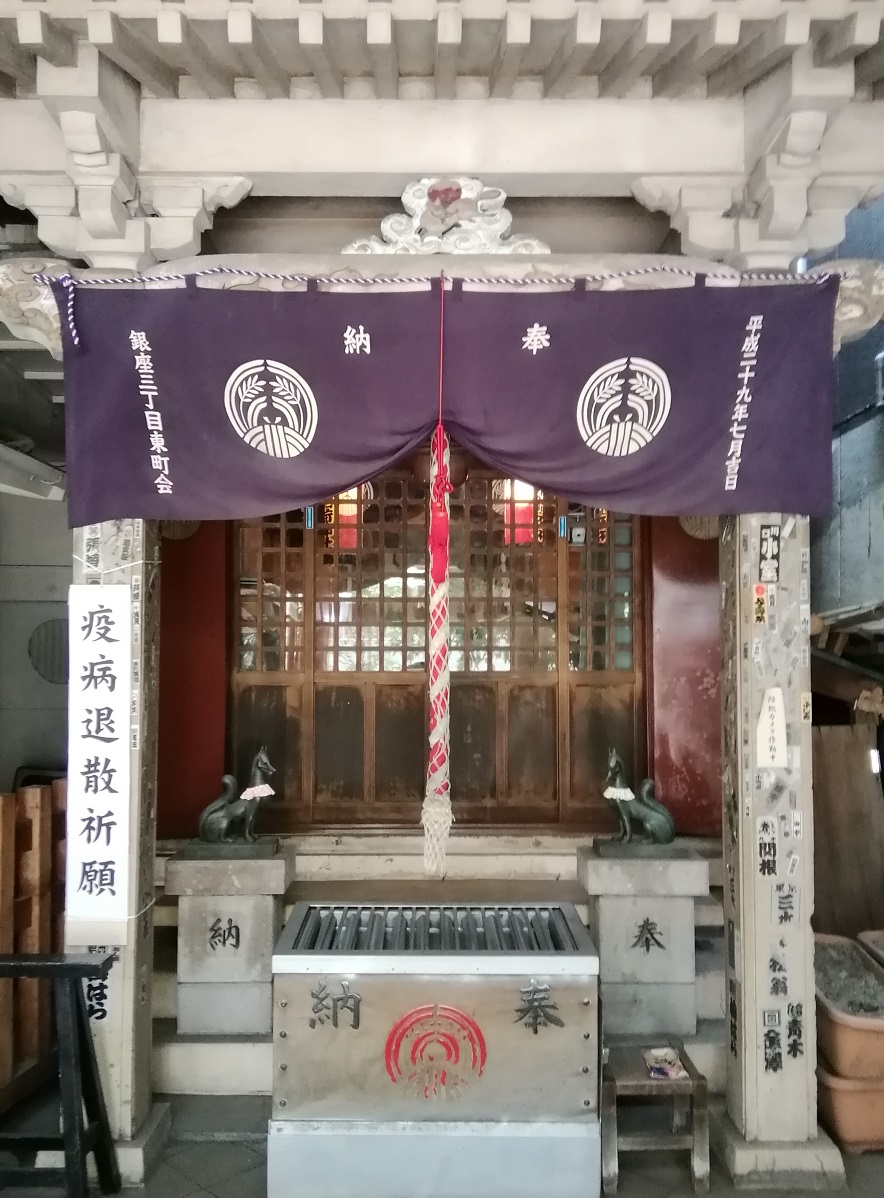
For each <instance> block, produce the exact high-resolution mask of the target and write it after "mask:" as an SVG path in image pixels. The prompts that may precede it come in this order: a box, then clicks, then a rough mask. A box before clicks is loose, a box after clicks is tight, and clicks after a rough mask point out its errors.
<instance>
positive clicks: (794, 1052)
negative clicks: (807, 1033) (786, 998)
mask: <svg viewBox="0 0 884 1198" xmlns="http://www.w3.org/2000/svg"><path fill="white" fill-rule="evenodd" d="M786 1053H787V1054H788V1056H790V1057H791V1058H792V1060H793V1061H797V1060H798V1058H799V1057H803V1056H804V1003H800V1002H790V1003H789V1005H788V1007H787V1008H786Z"/></svg>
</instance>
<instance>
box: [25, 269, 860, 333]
mask: <svg viewBox="0 0 884 1198" xmlns="http://www.w3.org/2000/svg"><path fill="white" fill-rule="evenodd" d="M699 273H703V274H704V277H705V278H707V279H727V280H728V281H730V282H733V280H734V279H738V280H756V281H759V282H765V283H797V284H803V285H811V286H814V285H816V284H819V283H826V282H828V280H829V279H830V278H831V277H832V276H831V274H830V273H821V274H812V275H811V274H808V275H793V274H790V273H789V272H788V271H762V270H747V271H742V272H740V273H739V274H737V273H724V272H719V273H717V274H716V273H712V272H709V273H706V272H698V271H696V270H691V269H689V268H688V267H684V266H675V265H672V266H669V265H666V264H663V263H661V264H659V265H654V266H636V267H633V268H632V269H631V270H619V271H603V272H602V273H600V274H595V275H546V276H544V277H543V278H540V277H536V276H532V277H530V278H514V277H512V276H507V275H495V276H494V277H493V278H474V277H471V276H459V277H458V280H455V281H459V282H461V283H468V284H470V285H471V286H477V285H483V284H487V285H488V286H494V285H495V284H500V283H502V284H504V285H505V286H507V287H531V286H542V287H548V286H549V285H550V284H553V285H555V286H571V285H574V284H578V283H605V282H609V281H611V280H612V279H634V278H640V277H642V276H645V275H654V274H670V275H679V276H680V277H682V278H696V277H697V276H698V274H699ZM844 273H845V277H849V276H850V274H851V273H852V272H851V271H845V272H844ZM209 275H236V276H238V277H240V278H248V279H270V280H272V281H274V282H277V283H299V284H305V285H306V284H308V283H311V282H312V283H319V284H322V285H323V286H333V285H335V284H341V285H346V286H351V285H353V284H363V285H364V286H366V287H371V286H373V285H375V284H378V283H379V284H381V285H382V286H388V285H391V284H396V283H399V284H401V285H402V286H403V287H408V286H414V285H416V284H422V285H427V286H430V285H432V284H433V283H435V282H436V281H437V279H438V277H439V276H436V275H374V276H373V277H372V278H357V279H352V278H342V277H341V276H339V275H290V274H285V273H284V272H281V271H272V270H249V269H247V268H245V267H240V266H210V267H207V268H206V269H205V270H196V271H194V272H193V273H192V274H190V275H184V274H167V275H152V276H149V277H148V278H144V277H143V276H141V275H137V276H136V275H130V276H122V277H116V278H102V279H79V278H75V277H74V276H73V275H71V274H63V275H47V274H35V275H34V276H33V279H34V282H35V283H40V284H42V285H44V286H50V285H51V284H52V283H60V284H61V285H62V286H63V287H64V289H65V296H66V304H65V313H64V316H65V321H66V323H67V326H68V332H69V333H70V336H71V341H72V342H73V344H74V345H79V344H80V335H79V333H78V331H77V324H76V320H75V318H74V293H75V290H76V288H77V287H131V286H139V287H144V286H145V284H146V283H152V282H155V283H162V282H172V283H186V282H187V279H188V278H191V279H201V278H205V277H207V276H209ZM447 282H448V283H449V285H450V283H451V282H452V280H450V279H449V280H447ZM443 285H444V282H443Z"/></svg>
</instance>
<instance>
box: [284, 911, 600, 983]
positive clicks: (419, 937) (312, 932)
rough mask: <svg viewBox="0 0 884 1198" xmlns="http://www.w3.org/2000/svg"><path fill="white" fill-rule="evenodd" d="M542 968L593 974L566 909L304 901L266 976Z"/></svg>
mask: <svg viewBox="0 0 884 1198" xmlns="http://www.w3.org/2000/svg"><path fill="white" fill-rule="evenodd" d="M587 958H591V961H592V962H595V967H594V968H593V967H592V964H591V962H588V961H587ZM345 959H346V964H345ZM418 959H419V960H418ZM541 962H542V968H543V972H545V973H552V974H572V973H580V974H582V975H585V974H586V973H587V972H589V973H593V972H597V958H596V950H595V947H594V945H593V944H592V941H591V940H590V938H589V935H588V933H587V931H586V928H585V927H584V926H583V924H582V923H581V921H580V919H579V917H578V915H577V912H576V910H575V908H574V906H573V905H572V904H570V903H534V904H526V905H514V904H506V905H503V904H445V905H419V904H395V905H391V904H367V903H360V904H353V903H306V902H304V903H298V904H297V905H296V906H295V908H294V911H293V912H292V915H291V918H290V919H289V921H288V923H287V924H286V927H285V930H284V931H283V933H282V935H281V937H280V939H279V941H278V942H277V946H276V951H275V953H274V957H273V971H274V973H303V972H309V973H314V972H323V971H326V970H328V969H334V970H336V971H337V972H342V971H343V972H346V971H347V970H348V969H353V970H355V971H357V972H375V973H449V974H462V973H497V972H505V973H509V972H511V971H514V970H518V969H528V970H531V969H537V968H538V967H539V966H540V964H541Z"/></svg>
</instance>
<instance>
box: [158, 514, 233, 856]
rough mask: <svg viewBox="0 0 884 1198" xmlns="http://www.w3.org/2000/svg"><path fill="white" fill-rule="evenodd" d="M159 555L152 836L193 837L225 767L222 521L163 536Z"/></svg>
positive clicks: (224, 545)
mask: <svg viewBox="0 0 884 1198" xmlns="http://www.w3.org/2000/svg"><path fill="white" fill-rule="evenodd" d="M161 554H162V558H161V560H162V566H161V583H160V588H161V589H160V717H159V757H158V762H157V835H158V836H159V837H169V838H171V837H191V836H195V835H196V822H197V817H198V816H199V813H200V811H201V810H202V808H203V807H204V806H205V805H206V803H209V802H211V801H212V799H216V798H217V797H218V795H219V794H220V793H221V775H222V774H223V773H224V772H225V769H226V768H227V767H226V763H225V732H226V721H227V688H228V669H227V663H228V643H229V642H228V636H227V587H228V582H227V579H228V573H227V525H226V524H223V523H220V522H205V523H203V524H201V525H200V527H199V528H198V529H197V531H196V532H195V533H194V535H193V536H192V537H188V538H187V539H186V540H184V541H175V540H171V539H168V538H164V539H163V542H162V547H161Z"/></svg>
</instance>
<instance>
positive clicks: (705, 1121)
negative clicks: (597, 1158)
mask: <svg viewBox="0 0 884 1198" xmlns="http://www.w3.org/2000/svg"><path fill="white" fill-rule="evenodd" d="M663 1045H669V1047H670V1048H674V1049H675V1051H676V1052H677V1053H678V1056H679V1059H680V1061H681V1063H682V1065H684V1067H685V1069H686V1070H687V1073H688V1076H687V1077H685V1078H681V1079H679V1080H675V1079H671V1078H653V1077H651V1076H650V1075H649V1074H648V1067H647V1064H646V1063H645V1059H644V1053H645V1051H646V1050H647V1048H649V1047H650V1045H647V1044H645V1045H639V1044H635V1045H629V1046H619V1047H613V1046H612V1048H611V1050H610V1055H609V1058H608V1062H607V1064H606V1065H605V1066H604V1069H603V1071H602V1185H603V1188H604V1192H605V1193H606V1194H616V1193H617V1178H618V1173H619V1166H618V1153H619V1152H621V1151H622V1152H672V1151H677V1150H684V1149H690V1152H691V1176H692V1177H693V1179H694V1189H695V1191H696V1192H697V1193H700V1192H703V1193H705V1192H707V1191H708V1189H709V1105H708V1090H707V1085H706V1078H705V1077H703V1076H702V1074H700V1073H698V1072H697V1070H696V1069H695V1068H694V1064H693V1062H692V1061H691V1059H690V1057H689V1056H688V1055H687V1053H686V1052H685V1050H684V1045H683V1044H682V1042H681V1041H680V1040H675V1039H672V1038H671V1037H666V1038H665V1039H663V1040H661V1041H658V1042H657V1044H655V1045H654V1047H655V1048H657V1047H662V1046H663ZM618 1098H671V1099H672V1134H671V1135H657V1134H638V1133H635V1132H627V1133H623V1134H618V1132H617V1099H618Z"/></svg>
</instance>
